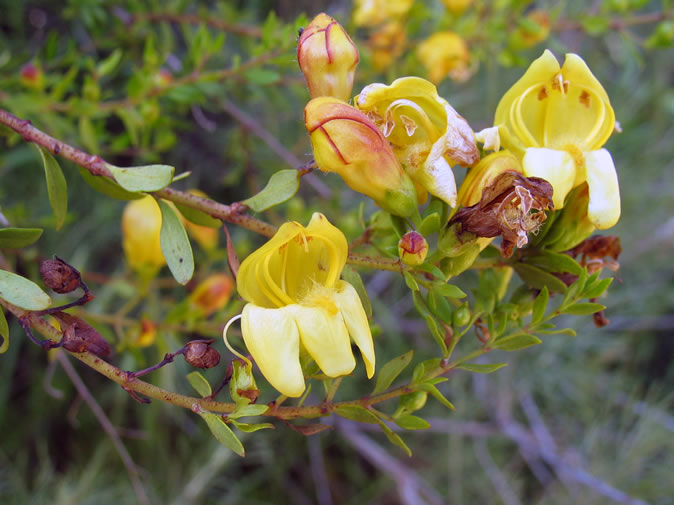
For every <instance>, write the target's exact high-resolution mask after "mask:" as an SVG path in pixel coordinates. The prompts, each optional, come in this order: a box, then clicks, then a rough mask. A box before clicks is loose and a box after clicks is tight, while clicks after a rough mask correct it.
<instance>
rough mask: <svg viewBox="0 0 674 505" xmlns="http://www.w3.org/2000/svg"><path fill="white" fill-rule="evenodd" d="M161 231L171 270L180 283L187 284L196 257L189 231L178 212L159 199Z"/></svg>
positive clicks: (162, 242) (163, 249)
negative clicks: (188, 236) (193, 253)
mask: <svg viewBox="0 0 674 505" xmlns="http://www.w3.org/2000/svg"><path fill="white" fill-rule="evenodd" d="M159 208H160V209H161V231H160V235H159V241H160V244H161V251H162V253H164V258H166V263H167V264H168V267H169V270H171V273H172V274H173V277H175V280H176V281H178V282H179V283H180V284H187V282H188V281H189V280H190V279H191V278H192V274H193V273H194V257H193V256H192V246H191V245H190V240H189V239H188V238H187V232H186V231H185V227H184V226H183V223H182V222H181V221H180V218H179V217H178V214H177V213H176V211H175V210H173V208H172V207H171V206H170V205H169V204H168V203H166V202H165V201H164V200H159Z"/></svg>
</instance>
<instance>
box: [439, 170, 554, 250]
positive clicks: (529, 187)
mask: <svg viewBox="0 0 674 505" xmlns="http://www.w3.org/2000/svg"><path fill="white" fill-rule="evenodd" d="M552 208H553V205H552V186H551V185H550V183H549V182H547V181H546V180H544V179H541V178H538V177H524V176H523V175H522V174H519V173H517V172H513V171H507V172H504V173H502V174H501V175H499V176H498V177H497V178H496V179H494V182H492V183H491V184H490V185H489V186H487V187H486V188H485V189H484V190H483V192H482V198H481V199H480V202H479V203H477V204H475V205H473V206H471V207H463V208H462V209H460V210H459V211H458V212H457V213H456V214H455V216H454V217H453V218H452V220H451V221H450V224H451V223H456V222H458V223H461V226H462V231H463V232H471V233H474V234H475V235H477V236H478V237H497V236H499V235H500V236H501V237H502V239H503V241H502V242H501V255H502V256H503V257H505V258H508V257H510V256H512V253H513V248H514V247H515V245H517V247H523V246H525V245H526V244H527V243H528V241H529V237H528V234H529V233H531V232H533V231H535V230H537V229H538V227H539V226H540V225H541V224H542V223H543V221H545V219H546V215H545V212H544V211H545V210H547V209H552Z"/></svg>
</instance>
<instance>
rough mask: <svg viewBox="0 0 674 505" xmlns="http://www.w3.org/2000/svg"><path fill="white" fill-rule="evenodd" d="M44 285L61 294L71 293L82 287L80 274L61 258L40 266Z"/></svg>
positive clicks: (46, 261)
mask: <svg viewBox="0 0 674 505" xmlns="http://www.w3.org/2000/svg"><path fill="white" fill-rule="evenodd" d="M40 274H42V280H44V283H45V284H46V285H47V286H48V287H49V288H51V289H53V290H54V291H56V292H57V293H59V294H64V293H70V292H72V291H75V290H76V289H77V288H78V287H80V283H81V277H80V273H79V272H78V271H77V270H75V269H74V268H73V267H71V266H70V265H68V263H66V262H65V261H63V260H62V259H60V258H56V259H53V260H45V261H43V262H42V263H41V264H40Z"/></svg>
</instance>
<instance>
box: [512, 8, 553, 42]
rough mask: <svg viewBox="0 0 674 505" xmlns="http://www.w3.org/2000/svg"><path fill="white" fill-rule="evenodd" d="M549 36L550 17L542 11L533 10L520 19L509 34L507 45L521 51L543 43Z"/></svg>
mask: <svg viewBox="0 0 674 505" xmlns="http://www.w3.org/2000/svg"><path fill="white" fill-rule="evenodd" d="M549 35H550V17H549V16H548V13H547V12H545V11H543V10H534V11H532V12H531V13H530V14H528V15H527V17H525V18H524V19H522V20H521V21H520V23H519V26H518V27H517V29H516V30H514V31H513V32H512V33H511V34H510V38H509V40H508V45H509V46H510V47H511V48H513V49H515V50H519V51H521V50H522V49H528V48H530V47H533V46H535V45H536V44H538V43H539V42H543V41H544V40H545V39H547V38H548V36H549Z"/></svg>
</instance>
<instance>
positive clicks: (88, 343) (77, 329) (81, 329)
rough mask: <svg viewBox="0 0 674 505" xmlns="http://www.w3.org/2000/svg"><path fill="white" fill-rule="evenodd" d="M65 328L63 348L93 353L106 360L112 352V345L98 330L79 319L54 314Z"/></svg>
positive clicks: (61, 313) (57, 313)
mask: <svg viewBox="0 0 674 505" xmlns="http://www.w3.org/2000/svg"><path fill="white" fill-rule="evenodd" d="M52 315H53V316H54V317H55V318H56V319H58V320H59V322H60V323H61V326H62V327H64V328H65V330H64V332H63V347H65V348H66V349H67V350H68V351H70V352H78V353H79V352H91V353H93V354H95V355H96V356H100V357H101V358H105V357H107V356H109V355H110V354H111V352H112V349H111V348H110V344H108V342H107V341H106V340H105V339H104V338H103V337H102V336H101V334H100V333H98V331H96V329H95V328H94V327H93V326H91V325H90V324H89V323H87V322H85V321H84V320H82V319H80V318H79V317H75V316H72V315H70V314H66V313H65V312H56V313H54V314H52Z"/></svg>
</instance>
